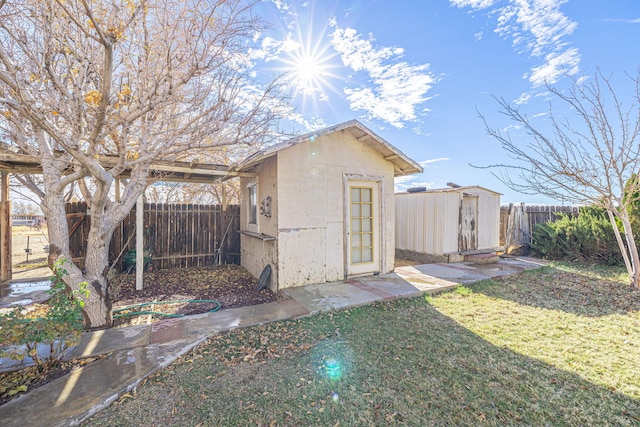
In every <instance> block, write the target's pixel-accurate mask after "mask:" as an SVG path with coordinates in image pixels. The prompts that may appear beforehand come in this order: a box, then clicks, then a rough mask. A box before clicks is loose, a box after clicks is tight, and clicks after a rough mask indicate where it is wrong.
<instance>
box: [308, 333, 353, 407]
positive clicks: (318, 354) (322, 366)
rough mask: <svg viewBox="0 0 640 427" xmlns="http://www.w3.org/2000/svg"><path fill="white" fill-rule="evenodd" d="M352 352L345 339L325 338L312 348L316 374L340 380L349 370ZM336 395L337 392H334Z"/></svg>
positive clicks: (332, 379)
mask: <svg viewBox="0 0 640 427" xmlns="http://www.w3.org/2000/svg"><path fill="white" fill-rule="evenodd" d="M352 360H353V352H352V350H351V348H350V347H349V345H348V343H347V342H346V341H336V340H325V341H322V342H320V343H319V344H318V345H316V347H315V348H314V350H313V355H312V359H311V361H312V363H313V365H314V366H313V367H314V370H315V372H316V373H317V375H318V376H320V377H321V378H323V379H327V380H329V381H332V382H333V381H340V380H343V379H345V378H347V377H348V375H349V373H350V372H351V369H352V368H353V367H352ZM336 396H337V394H336Z"/></svg>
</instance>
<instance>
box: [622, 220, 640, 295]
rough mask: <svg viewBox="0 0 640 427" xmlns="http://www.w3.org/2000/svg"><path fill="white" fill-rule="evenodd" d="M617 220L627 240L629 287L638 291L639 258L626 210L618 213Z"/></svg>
mask: <svg viewBox="0 0 640 427" xmlns="http://www.w3.org/2000/svg"><path fill="white" fill-rule="evenodd" d="M618 218H620V221H621V222H622V227H623V228H624V234H625V236H626V238H627V247H628V250H629V258H630V259H631V271H629V279H630V280H631V287H632V288H634V289H640V256H639V255H638V247H637V246H636V241H635V238H634V236H633V229H632V228H631V221H630V220H629V214H628V213H627V211H626V210H624V209H621V210H620V212H618Z"/></svg>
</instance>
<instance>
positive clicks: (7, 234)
mask: <svg viewBox="0 0 640 427" xmlns="http://www.w3.org/2000/svg"><path fill="white" fill-rule="evenodd" d="M0 180H1V181H2V182H1V189H0V282H5V281H7V280H11V275H12V274H11V201H10V200H9V174H8V173H6V172H2V175H1V178H0Z"/></svg>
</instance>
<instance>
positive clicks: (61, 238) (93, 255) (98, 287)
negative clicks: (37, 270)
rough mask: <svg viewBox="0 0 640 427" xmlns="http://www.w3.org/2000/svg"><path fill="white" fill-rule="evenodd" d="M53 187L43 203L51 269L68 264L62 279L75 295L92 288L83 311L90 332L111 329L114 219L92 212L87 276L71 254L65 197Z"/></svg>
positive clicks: (98, 210)
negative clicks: (83, 286)
mask: <svg viewBox="0 0 640 427" xmlns="http://www.w3.org/2000/svg"><path fill="white" fill-rule="evenodd" d="M52 187H54V186H52ZM52 187H50V188H51V191H49V192H48V193H47V194H46V195H45V198H44V200H43V203H42V210H43V212H44V213H45V215H46V217H47V225H48V232H49V242H50V246H49V247H50V252H49V266H50V267H51V266H53V263H54V262H55V261H56V260H57V259H58V258H59V257H63V258H65V259H66V260H67V262H65V263H64V264H63V265H61V266H60V267H61V268H62V269H64V270H65V271H66V274H64V275H63V277H62V279H63V280H64V282H65V283H66V284H67V286H68V287H69V288H70V289H71V290H72V291H73V290H78V289H80V284H81V283H82V282H87V284H88V286H87V289H88V290H89V296H88V298H87V299H86V300H85V305H84V308H83V316H84V320H85V326H86V327H87V328H88V329H99V328H108V327H110V326H111V323H112V320H113V319H112V314H111V299H110V297H109V293H108V284H107V279H106V269H107V268H108V266H109V243H110V241H111V236H112V234H113V229H112V228H113V227H112V222H113V221H112V220H111V219H110V218H105V217H106V215H105V213H104V209H95V208H92V215H91V217H90V218H91V219H90V221H91V227H90V230H89V237H88V241H87V252H86V255H85V265H84V267H85V272H84V273H83V272H82V270H80V269H79V268H78V267H77V266H76V265H75V264H74V263H73V261H72V258H71V253H70V251H69V225H68V223H67V216H66V212H65V203H64V199H63V197H62V195H61V194H57V188H52ZM60 191H62V190H60Z"/></svg>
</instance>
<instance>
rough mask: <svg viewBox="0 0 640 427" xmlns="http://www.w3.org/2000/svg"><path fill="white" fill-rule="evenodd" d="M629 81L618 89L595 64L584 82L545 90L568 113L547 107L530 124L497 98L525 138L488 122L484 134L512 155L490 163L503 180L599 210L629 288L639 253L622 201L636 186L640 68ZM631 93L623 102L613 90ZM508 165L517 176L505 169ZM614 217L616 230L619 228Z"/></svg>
mask: <svg viewBox="0 0 640 427" xmlns="http://www.w3.org/2000/svg"><path fill="white" fill-rule="evenodd" d="M629 79H630V82H631V83H632V87H631V88H630V90H628V91H624V92H619V94H618V93H617V92H616V90H615V89H614V86H613V84H612V80H611V78H610V77H605V76H604V75H603V74H602V72H601V71H600V70H597V71H596V73H595V76H594V77H593V78H592V79H591V80H590V82H589V83H587V84H585V83H584V82H583V81H581V80H579V79H574V80H573V84H572V85H571V88H570V89H569V90H567V91H562V90H560V89H557V88H554V87H548V90H549V92H550V93H551V94H552V95H553V96H554V97H555V99H558V100H560V102H561V105H562V106H564V107H568V113H565V114H563V113H558V109H557V108H556V110H555V112H554V110H553V108H552V107H551V106H550V109H549V114H548V116H547V117H548V120H546V121H545V122H541V123H533V122H532V120H531V119H530V118H529V117H528V116H527V115H526V114H525V113H523V112H521V111H520V109H519V108H518V107H517V106H514V105H512V104H511V103H509V102H507V101H505V100H504V99H502V98H499V99H497V101H498V103H499V104H500V107H501V113H502V114H504V115H505V116H506V117H507V118H509V119H510V120H511V121H513V122H515V123H517V125H519V126H521V128H522V129H523V131H524V133H525V134H526V136H525V137H517V138H515V137H512V136H511V135H510V134H509V132H508V131H507V132H503V131H500V130H499V129H497V128H493V127H491V126H489V125H488V123H487V120H486V119H485V117H484V116H482V115H481V116H480V117H481V118H482V120H483V121H484V124H485V129H486V131H487V133H488V134H489V135H490V136H492V137H494V138H495V139H497V140H498V141H499V142H500V143H501V144H502V148H503V149H504V150H506V151H507V153H508V154H509V156H510V157H511V158H512V159H514V163H513V164H495V165H491V166H489V167H491V168H500V169H502V171H503V173H501V174H499V175H497V176H498V178H500V179H501V180H502V181H503V182H504V183H505V184H506V185H507V186H509V187H510V188H512V189H513V190H516V191H519V192H522V193H525V194H543V195H546V196H548V197H551V198H553V199H556V200H566V201H570V202H573V203H577V204H589V205H594V206H600V207H602V208H604V209H606V211H607V213H608V215H609V219H610V221H611V225H612V226H613V229H614V232H615V233H616V238H617V239H618V244H619V246H620V251H621V252H622V255H623V258H624V260H625V265H626V267H627V271H628V273H629V277H630V279H631V284H632V286H633V287H635V288H639V287H640V259H639V258H638V249H637V247H636V243H635V239H634V235H633V230H632V227H631V221H630V219H629V207H630V206H631V204H632V203H634V202H635V201H636V198H637V195H638V191H639V190H640V179H638V175H637V174H638V171H639V169H640V144H639V143H640V140H639V138H638V134H639V133H640V70H639V71H638V74H637V75H636V76H635V77H631V76H629ZM622 95H624V97H625V98H626V97H627V96H628V97H629V98H630V99H631V102H630V103H629V104H625V102H624V101H623V100H622V98H621V96H622ZM509 171H512V172H515V173H516V175H517V178H513V179H512V177H511V176H510V175H509ZM616 218H617V219H618V220H620V222H621V223H622V226H623V229H624V237H625V239H624V240H623V238H622V236H621V235H620V232H619V229H618V226H617V224H616Z"/></svg>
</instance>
